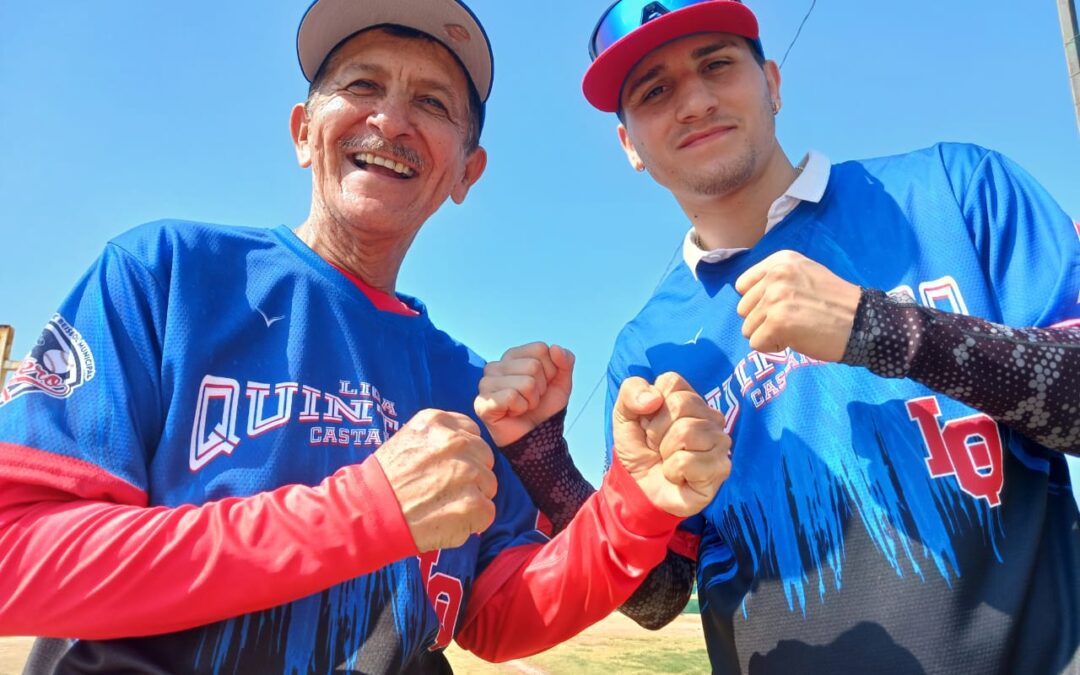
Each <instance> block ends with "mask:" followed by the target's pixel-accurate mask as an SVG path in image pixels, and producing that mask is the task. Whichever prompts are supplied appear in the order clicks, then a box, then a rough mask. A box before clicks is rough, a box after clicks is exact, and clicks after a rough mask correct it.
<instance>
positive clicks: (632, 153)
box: [619, 124, 645, 171]
mask: <svg viewBox="0 0 1080 675" xmlns="http://www.w3.org/2000/svg"><path fill="white" fill-rule="evenodd" d="M619 143H620V144H622V149H623V152H625V153H626V159H627V160H628V161H629V162H630V166H632V167H634V171H644V170H645V162H643V161H641V156H640V155H638V152H637V150H636V149H635V148H634V142H633V141H632V140H630V132H629V131H627V130H626V125H624V124H619Z"/></svg>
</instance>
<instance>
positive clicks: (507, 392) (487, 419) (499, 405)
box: [473, 342, 574, 447]
mask: <svg viewBox="0 0 1080 675" xmlns="http://www.w3.org/2000/svg"><path fill="white" fill-rule="evenodd" d="M573 372H574V355H573V354H571V353H570V351H569V350H567V349H563V348H562V347H559V346H558V345H551V346H550V347H549V346H548V345H546V344H544V343H543V342H533V343H530V344H527V345H523V346H521V347H514V348H513V349H509V350H507V351H506V353H505V354H503V356H502V358H501V359H499V360H498V361H492V362H490V363H488V364H487V365H486V366H485V367H484V376H483V377H482V378H481V379H480V393H479V395H478V396H477V397H476V402H475V403H474V404H473V408H474V409H475V410H476V414H477V416H479V417H480V420H481V421H482V422H483V423H484V426H486V427H487V428H488V433H490V434H491V439H492V440H493V441H495V445H497V446H499V447H505V446H507V445H510V444H511V443H513V442H514V441H516V440H518V439H519V438H521V437H522V436H524V435H525V434H527V433H529V432H530V431H532V430H533V429H534V428H536V425H538V424H540V423H541V422H543V421H544V420H546V419H548V418H549V417H551V416H552V415H554V414H555V413H557V412H559V411H560V410H562V409H563V408H565V407H566V404H567V402H568V401H569V400H570V390H571V389H572V387H573V379H572V375H573Z"/></svg>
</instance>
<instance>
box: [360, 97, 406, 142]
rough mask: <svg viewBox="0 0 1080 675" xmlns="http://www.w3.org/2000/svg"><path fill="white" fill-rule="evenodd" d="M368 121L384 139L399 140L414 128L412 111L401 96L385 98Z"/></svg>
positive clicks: (369, 116)
mask: <svg viewBox="0 0 1080 675" xmlns="http://www.w3.org/2000/svg"><path fill="white" fill-rule="evenodd" d="M367 121H368V124H369V125H370V126H372V127H374V128H375V129H376V130H378V132H379V133H380V134H381V135H382V137H383V138H387V139H392V138H398V137H399V136H404V135H406V134H408V133H409V130H410V129H411V128H412V117H411V109H410V107H409V105H408V102H407V101H405V100H403V99H402V98H401V97H400V96H385V97H383V98H381V99H380V100H379V102H378V104H377V105H376V106H375V109H374V110H372V112H371V114H370V115H368V120H367Z"/></svg>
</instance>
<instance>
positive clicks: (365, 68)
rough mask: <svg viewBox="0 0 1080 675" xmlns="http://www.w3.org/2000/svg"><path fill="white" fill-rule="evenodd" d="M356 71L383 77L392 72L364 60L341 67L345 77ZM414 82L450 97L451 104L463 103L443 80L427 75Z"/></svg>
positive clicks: (423, 87) (456, 105)
mask: <svg viewBox="0 0 1080 675" xmlns="http://www.w3.org/2000/svg"><path fill="white" fill-rule="evenodd" d="M354 71H360V72H364V73H370V74H372V75H376V76H381V77H387V76H389V74H390V71H389V70H387V69H386V68H384V67H382V66H380V65H377V64H374V63H363V62H361V63H351V64H349V65H347V66H345V67H343V68H342V69H341V75H342V76H343V77H344V79H348V76H349V75H350V73H353V72H354ZM414 82H415V84H416V85H417V86H419V88H421V89H425V90H429V91H433V92H435V93H438V94H442V95H443V96H445V97H446V98H447V99H449V102H450V104H451V105H452V106H455V107H458V106H459V105H460V103H461V97H460V96H458V94H457V93H456V92H455V91H454V89H453V87H451V86H449V85H447V84H446V83H444V82H443V81H442V80H436V79H432V78H430V77H427V78H422V79H418V80H415V81H414Z"/></svg>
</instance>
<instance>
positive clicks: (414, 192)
mask: <svg viewBox="0 0 1080 675" xmlns="http://www.w3.org/2000/svg"><path fill="white" fill-rule="evenodd" d="M324 69H325V73H324V74H323V76H322V77H321V78H320V79H319V81H318V87H317V89H316V90H315V91H314V92H313V93H312V96H311V98H310V99H309V101H308V102H307V104H299V105H297V106H296V107H295V108H294V109H293V113H292V120H291V128H292V134H293V142H294V144H295V147H296V153H297V159H298V160H299V162H300V165H301V166H303V167H311V170H312V219H313V220H314V221H319V220H322V219H324V218H329V219H331V220H332V221H334V222H336V223H338V224H344V225H346V226H348V227H352V228H360V229H361V230H362V231H364V232H368V233H373V234H376V233H377V234H385V235H388V236H399V235H400V236H401V237H403V238H404V237H408V238H409V239H411V237H412V236H413V235H414V234H415V232H416V231H417V230H418V229H419V228H420V226H421V225H423V223H424V221H426V220H427V218H428V217H429V216H431V214H432V213H434V212H435V211H436V210H437V209H438V208H439V206H440V205H441V204H442V203H443V202H444V201H446V198H447V197H451V198H453V199H454V201H455V202H457V203H461V202H462V201H463V200H464V199H465V196H466V194H467V193H468V191H469V188H470V187H471V186H472V184H473V183H475V182H476V180H477V179H478V178H479V177H480V175H481V174H482V173H483V170H484V165H485V163H486V154H485V153H484V150H483V149H482V148H476V149H473V150H470V149H469V134H470V112H469V103H468V96H469V93H468V91H469V90H468V81H467V80H466V75H465V72H464V70H463V69H462V68H461V66H460V65H459V64H458V62H457V61H456V60H455V59H454V57H453V56H452V55H451V53H450V52H449V50H447V49H446V48H445V47H443V46H442V45H441V44H439V43H437V42H435V41H433V40H427V39H422V38H415V37H401V36H398V35H395V34H393V33H392V32H389V31H386V30H383V29H373V30H368V31H365V32H363V33H360V34H359V35H357V36H355V37H353V38H351V39H350V40H349V41H348V42H346V43H345V44H344V45H342V46H341V47H340V48H338V49H337V50H336V51H335V52H334V53H333V54H332V56H331V57H330V61H329V63H328V64H327V65H326V66H324Z"/></svg>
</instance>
